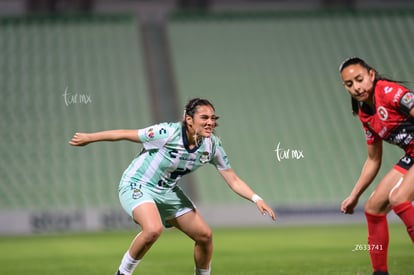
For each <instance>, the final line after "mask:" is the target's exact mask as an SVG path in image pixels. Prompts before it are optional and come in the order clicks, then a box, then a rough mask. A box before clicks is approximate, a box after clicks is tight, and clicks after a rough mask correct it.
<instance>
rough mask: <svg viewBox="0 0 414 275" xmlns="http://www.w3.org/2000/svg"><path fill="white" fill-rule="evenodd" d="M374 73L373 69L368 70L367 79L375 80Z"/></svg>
mask: <svg viewBox="0 0 414 275" xmlns="http://www.w3.org/2000/svg"><path fill="white" fill-rule="evenodd" d="M375 74H376V72H375V70H372V69H371V70H369V72H368V75H369V80H371V81H372V82H374V80H375Z"/></svg>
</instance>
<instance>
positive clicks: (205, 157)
mask: <svg viewBox="0 0 414 275" xmlns="http://www.w3.org/2000/svg"><path fill="white" fill-rule="evenodd" d="M209 161H210V154H209V153H208V152H207V151H204V152H203V153H201V157H200V162H201V163H203V164H204V163H207V162H209Z"/></svg>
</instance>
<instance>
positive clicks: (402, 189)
mask: <svg viewBox="0 0 414 275" xmlns="http://www.w3.org/2000/svg"><path fill="white" fill-rule="evenodd" d="M413 199H414V166H413V167H411V168H410V169H409V170H408V171H407V173H406V174H405V175H404V179H403V180H402V181H401V184H399V185H398V186H395V188H393V189H392V190H391V192H390V194H389V200H390V203H391V204H392V205H397V204H399V203H403V202H406V201H412V200H413Z"/></svg>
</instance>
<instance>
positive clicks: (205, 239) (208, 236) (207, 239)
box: [195, 228, 213, 244]
mask: <svg viewBox="0 0 414 275" xmlns="http://www.w3.org/2000/svg"><path fill="white" fill-rule="evenodd" d="M195 241H196V242H197V243H203V244H211V243H212V242H213V232H212V231H211V229H210V228H207V229H205V230H203V231H202V232H200V233H199V234H198V235H197V237H196V240H195Z"/></svg>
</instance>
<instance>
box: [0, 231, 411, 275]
mask: <svg viewBox="0 0 414 275" xmlns="http://www.w3.org/2000/svg"><path fill="white" fill-rule="evenodd" d="M136 233H137V232H132V231H114V232H100V233H79V234H55V235H37V236H23V237H1V238H0V247H1V250H0V266H1V271H0V274H5V275H7V274H10V275H23V274H31V275H40V274H42V275H44V274H61V275H66V274H67V275H73V274H90V275H103V274H113V273H115V271H116V269H117V267H118V265H119V261H120V260H121V257H122V255H123V254H124V252H125V250H126V249H127V248H128V246H129V244H130V241H131V240H132V238H133V237H134V236H135V234H136ZM213 233H214V237H213V238H214V255H213V263H212V267H213V269H212V274H220V275H221V274H223V275H233V274H234V275H235V274H237V275H244V274H246V275H247V274H249V275H250V274H251V275H253V274H260V275H265V274H266V275H273V274H318V275H321V274H329V275H334V274H338V275H339V274H344V275H345V274H358V275H362V274H372V271H371V267H370V263H369V254H368V251H364V250H359V251H352V250H354V248H355V246H356V245H357V244H366V239H367V236H366V227H365V225H337V226H302V227H278V226H275V227H271V228H270V227H269V228H213ZM390 238H391V241H390V250H389V269H390V273H391V274H402V275H404V274H407V275H408V274H412V269H413V266H412V263H411V261H412V259H411V258H412V244H411V240H410V239H409V237H408V235H407V234H406V232H405V228H404V226H402V225H401V224H392V225H390ZM193 266H194V264H193V242H192V241H191V240H190V239H189V238H187V237H186V236H185V235H184V234H182V233H181V232H179V231H177V230H175V229H169V230H165V231H164V232H163V234H162V236H161V238H160V239H159V240H158V241H157V242H156V243H155V244H154V246H153V247H152V249H151V250H150V251H149V253H148V254H147V255H146V256H145V258H144V260H143V261H142V263H141V264H140V266H139V267H138V269H137V270H136V272H135V274H147V275H157V274H166V273H165V272H166V271H168V274H172V275H183V274H193Z"/></svg>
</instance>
